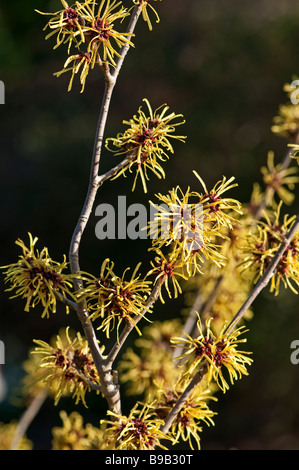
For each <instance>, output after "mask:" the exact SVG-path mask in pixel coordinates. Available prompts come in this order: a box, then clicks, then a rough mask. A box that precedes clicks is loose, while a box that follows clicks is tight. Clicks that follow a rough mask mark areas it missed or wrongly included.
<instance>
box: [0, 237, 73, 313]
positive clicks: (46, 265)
mask: <svg viewBox="0 0 299 470" xmlns="http://www.w3.org/2000/svg"><path fill="white" fill-rule="evenodd" d="M37 240H38V238H34V239H33V238H32V235H31V234H30V233H29V241H30V245H29V248H27V247H26V246H25V244H24V242H23V241H22V240H20V239H18V240H17V241H16V245H18V246H20V247H21V248H22V251H23V254H22V255H20V256H19V261H18V262H17V263H14V264H10V265H8V266H2V269H5V268H7V271H5V276H6V277H5V282H9V283H10V284H11V287H10V288H8V289H7V291H15V295H14V296H12V298H15V297H22V298H24V299H26V305H25V312H28V311H29V309H30V307H32V308H33V307H35V306H36V305H38V304H39V303H41V304H42V306H43V313H42V317H45V316H46V317H49V311H52V312H53V313H55V312H56V301H57V298H58V299H62V296H65V295H66V294H67V295H69V296H71V297H73V293H72V292H71V291H70V289H71V287H72V285H73V279H74V276H73V275H71V274H63V273H62V271H63V270H64V269H66V267H67V262H66V261H65V257H64V260H63V262H62V263H57V262H56V261H53V260H52V259H51V258H50V256H49V254H48V249H47V248H43V250H42V251H41V252H40V253H39V251H37V250H36V249H35V244H36V242H37Z"/></svg>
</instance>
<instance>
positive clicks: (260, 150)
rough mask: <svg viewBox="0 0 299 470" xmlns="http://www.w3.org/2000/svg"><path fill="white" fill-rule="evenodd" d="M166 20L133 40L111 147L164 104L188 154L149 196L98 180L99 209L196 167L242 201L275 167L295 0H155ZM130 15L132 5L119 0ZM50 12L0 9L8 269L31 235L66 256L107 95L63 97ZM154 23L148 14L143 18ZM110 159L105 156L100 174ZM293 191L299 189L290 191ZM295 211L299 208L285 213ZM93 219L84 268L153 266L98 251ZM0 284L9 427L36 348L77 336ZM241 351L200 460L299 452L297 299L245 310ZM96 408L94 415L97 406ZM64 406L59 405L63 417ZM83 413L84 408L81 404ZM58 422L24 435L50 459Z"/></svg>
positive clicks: (103, 246) (173, 305) (119, 245)
mask: <svg viewBox="0 0 299 470" xmlns="http://www.w3.org/2000/svg"><path fill="white" fill-rule="evenodd" d="M154 3H155V7H156V8H157V11H158V12H159V15H160V18H161V22H160V23H159V24H154V29H153V31H152V32H150V31H149V30H148V28H147V26H146V24H145V23H144V22H143V21H140V22H139V24H138V27H137V29H136V38H135V40H134V43H135V46H136V47H135V48H134V49H132V50H130V52H129V54H128V56H127V59H126V61H125V64H124V66H123V69H122V71H121V75H120V78H119V82H118V84H117V86H116V88H115V90H114V95H113V100H112V104H111V111H110V115H109V120H108V124H107V129H106V135H105V136H106V137H108V136H114V135H116V133H117V132H118V131H120V130H123V126H122V120H123V119H128V118H130V117H131V116H132V115H133V114H134V113H135V112H136V110H137V108H138V107H139V106H140V105H141V104H142V99H143V98H144V97H147V98H148V99H149V100H150V102H151V103H152V106H153V108H156V107H158V106H160V105H161V104H163V103H164V102H166V103H167V104H168V105H169V106H170V109H171V110H173V111H175V112H176V113H182V114H184V116H185V118H186V125H185V126H184V128H183V127H181V128H180V129H179V130H180V131H181V132H182V133H183V134H185V135H187V136H188V138H187V141H186V144H182V143H175V149H176V152H175V155H174V156H172V157H171V158H170V160H169V161H168V162H167V163H166V165H165V170H166V174H167V178H166V180H163V181H160V180H157V179H156V178H155V177H152V178H151V181H150V184H149V192H148V194H147V195H144V194H143V192H142V188H141V185H140V184H139V185H138V186H137V190H136V191H135V192H134V193H132V192H131V186H132V183H133V178H132V177H130V176H128V178H127V179H124V178H120V179H118V180H117V181H114V182H107V183H106V184H105V185H104V186H103V187H102V188H101V190H100V191H99V193H98V197H97V201H96V205H97V204H99V203H101V202H109V203H112V204H116V203H117V195H127V200H128V204H130V203H132V202H143V203H145V204H146V203H147V201H148V199H153V197H154V196H153V195H154V194H155V193H156V192H158V191H161V192H162V193H166V192H167V191H168V190H169V189H170V188H172V187H173V186H175V185H177V184H179V185H180V186H181V187H182V188H183V189H186V188H187V186H188V185H190V186H191V188H194V187H195V185H196V181H197V180H196V179H195V178H194V176H193V174H192V170H193V169H196V170H197V172H198V173H199V174H200V175H201V176H202V177H203V179H204V180H205V182H206V184H207V185H214V184H215V183H216V181H218V180H219V179H220V178H221V177H222V175H226V176H227V177H230V176H232V175H233V176H235V177H236V180H237V182H238V184H239V187H238V189H236V190H234V191H232V193H231V195H232V196H234V197H237V198H238V199H239V200H241V201H242V202H246V201H248V198H249V197H250V194H251V190H252V185H253V182H254V181H259V182H261V175H260V167H261V166H262V165H264V164H265V162H266V157H267V152H268V150H274V152H275V155H276V161H277V162H278V161H279V160H280V159H281V158H282V156H283V155H284V153H285V150H286V141H285V140H284V139H282V138H279V137H277V136H275V135H273V134H272V133H271V130H270V128H271V124H272V119H273V116H274V115H275V114H276V113H277V110H278V107H279V104H280V103H282V102H285V101H286V96H285V94H284V92H283V91H282V87H283V84H284V83H285V82H287V81H290V80H291V79H292V77H293V75H294V74H297V73H298V39H299V6H298V1H297V0H284V1H281V0H252V1H251V2H240V1H237V0H222V1H221V2H219V1H218V0H187V1H181V0H163V1H162V2H154ZM124 4H125V5H129V6H130V5H131V2H130V1H124ZM35 8H36V9H39V10H41V11H57V10H59V9H60V8H61V5H60V2H59V1H58V0H57V1H56V0H52V1H48V0H26V2H25V1H24V0H15V1H14V2H9V1H8V0H2V2H1V6H0V44H1V46H0V79H1V80H2V81H3V82H4V83H5V86H6V103H5V105H2V106H1V107H0V112H1V131H0V148H1V150H0V151H1V159H0V165H1V168H0V180H1V185H0V187H1V229H0V236H1V245H0V246H1V255H0V264H1V265H6V264H9V263H12V262H15V261H16V260H17V256H18V255H19V250H18V247H17V246H15V244H14V241H15V240H16V239H17V238H18V237H20V238H22V239H23V240H25V241H26V242H27V240H28V236H27V232H29V231H30V232H31V233H32V234H33V235H34V236H38V237H39V245H38V247H39V248H40V249H41V248H42V247H43V246H48V248H49V251H50V254H51V256H52V257H53V258H54V259H57V260H61V259H62V255H63V254H64V253H65V254H67V253H68V249H69V244H70V239H71V235H72V232H73V230H74V227H75V224H76V221H77V218H78V216H79V213H80V211H81V208H82V205H83V202H84V198H85V194H86V189H87V185H88V175H89V168H90V157H91V152H92V147H93V139H94V134H95V129H96V123H97V117H98V112H99V106H100V103H101V96H102V92H103V78H102V76H101V74H100V73H99V72H98V71H93V72H92V73H91V74H90V75H89V76H88V79H87V84H86V91H85V92H84V93H83V94H80V85H79V83H78V81H76V80H75V82H74V87H73V90H72V91H71V92H70V93H68V92H67V85H68V79H69V76H67V74H65V75H63V76H62V77H60V78H56V77H54V76H53V73H54V72H56V71H58V70H61V69H62V67H63V63H64V61H65V59H66V51H65V48H64V47H61V48H59V49H57V50H53V49H52V47H53V46H54V40H53V39H49V40H48V41H45V40H44V37H45V33H44V32H43V31H42V28H43V26H44V25H45V23H46V21H47V19H48V18H47V17H45V16H41V15H39V14H37V13H35V12H34V9H35ZM152 17H153V16H152ZM118 161H119V160H118V159H117V158H116V157H114V156H113V155H112V154H110V153H108V152H107V151H104V152H103V155H102V171H105V170H107V169H108V168H110V167H111V166H114V164H115V163H116V162H118ZM296 192H297V194H298V189H297V191H296ZM297 209H298V202H297V200H295V204H294V205H293V207H292V208H291V209H290V211H292V213H293V212H294V213H295V212H296V210H297ZM96 221H97V218H96V217H95V216H94V215H92V217H91V220H90V222H89V224H88V227H87V229H86V232H85V233H84V236H83V240H82V247H81V268H82V269H84V270H90V271H91V272H93V273H94V274H96V273H97V271H98V269H99V267H100V265H101V263H102V261H103V260H104V258H106V257H110V258H111V259H113V260H115V261H116V265H117V267H118V268H119V272H122V269H123V268H125V267H127V266H132V267H134V266H135V265H136V263H137V262H138V261H140V260H142V261H144V262H145V264H146V263H147V261H148V259H149V258H148V254H147V253H146V249H147V242H146V241H134V242H133V241H129V240H126V241H117V240H116V241H100V240H98V239H97V238H96V236H95V224H96ZM0 283H1V303H0V305H1V307H0V309H1V310H0V311H1V314H0V315H1V319H0V339H1V340H2V341H4V343H5V348H6V349H5V352H6V357H5V359H6V364H5V365H4V367H3V369H2V370H3V373H4V376H5V379H6V382H7V387H8V394H7V395H6V397H5V398H4V399H3V400H2V402H1V403H0V421H3V422H9V421H10V420H11V419H17V418H18V416H19V415H20V413H21V411H22V409H19V408H16V407H15V406H14V405H13V404H12V403H11V399H10V397H11V394H12V393H13V392H14V390H15V387H16V386H17V384H18V381H19V379H20V378H21V377H22V373H23V372H22V367H21V365H22V362H23V360H24V359H25V358H26V354H27V351H28V348H30V347H31V346H32V339H33V338H34V339H35V338H40V339H44V340H46V341H48V340H49V338H50V337H51V336H52V335H53V334H56V332H57V330H58V328H59V327H60V326H63V325H66V323H67V322H68V323H70V324H71V325H73V326H74V327H78V324H77V320H76V318H74V317H73V315H70V316H69V317H66V316H65V313H64V309H63V308H59V309H58V312H57V313H56V314H55V315H52V316H51V318H50V319H41V317H40V311H39V309H38V308H36V309H35V310H31V311H30V313H25V312H24V310H23V307H24V304H23V302H22V301H19V300H9V294H8V293H3V291H4V288H5V286H4V283H3V278H2V279H1V280H0ZM181 307H182V301H181V300H180V301H179V302H175V301H169V302H168V303H167V305H166V306H165V307H163V308H160V306H157V307H156V310H155V311H156V318H159V319H161V318H163V315H165V317H166V316H168V317H175V316H177V315H179V314H180V308H181ZM254 312H255V316H254V319H253V320H252V321H251V322H250V325H249V326H250V333H249V336H248V349H249V350H252V351H253V352H254V365H253V366H252V367H251V368H250V375H249V376H248V377H246V378H244V379H243V380H242V381H240V382H239V383H237V384H236V385H235V386H234V387H232V388H231V389H230V391H229V392H228V393H227V394H226V395H224V396H219V402H218V404H216V405H213V408H214V409H215V410H216V411H217V412H218V416H217V417H216V418H215V423H216V426H215V427H214V428H205V429H204V432H203V436H202V447H203V449H231V448H237V449H297V450H298V449H299V404H298V399H297V396H298V393H297V390H298V387H299V365H298V366H296V365H293V364H291V362H290V353H291V349H290V344H291V342H292V341H293V340H294V339H299V320H298V318H299V308H298V297H297V296H296V295H294V294H292V293H291V292H282V293H281V294H280V295H279V297H277V298H274V297H273V296H272V295H270V294H269V293H268V292H264V293H263V294H262V295H261V296H260V297H259V298H258V299H257V300H256V302H255V304H254ZM99 406H100V408H99ZM101 406H102V405H99V404H98V401H95V402H92V401H91V403H90V407H89V409H88V410H87V414H86V416H87V419H89V420H90V421H92V422H94V423H97V422H98V420H99V419H100V418H101V417H102V411H101ZM72 408H73V407H72V403H71V401H69V400H65V401H64V402H63V403H60V404H59V405H58V407H57V411H58V410H59V409H69V410H71V409H72ZM77 409H78V411H82V409H81V408H80V407H78V408H77ZM53 424H60V420H59V418H58V415H57V413H56V409H54V410H53V404H52V402H49V403H48V402H47V403H46V404H45V405H44V407H43V409H42V411H41V413H40V415H39V416H38V417H37V418H36V419H35V421H34V422H33V424H32V426H31V428H30V429H29V431H28V437H29V438H31V439H32V440H34V442H35V448H36V449H46V448H49V445H50V442H51V434H50V429H51V426H52V425H53Z"/></svg>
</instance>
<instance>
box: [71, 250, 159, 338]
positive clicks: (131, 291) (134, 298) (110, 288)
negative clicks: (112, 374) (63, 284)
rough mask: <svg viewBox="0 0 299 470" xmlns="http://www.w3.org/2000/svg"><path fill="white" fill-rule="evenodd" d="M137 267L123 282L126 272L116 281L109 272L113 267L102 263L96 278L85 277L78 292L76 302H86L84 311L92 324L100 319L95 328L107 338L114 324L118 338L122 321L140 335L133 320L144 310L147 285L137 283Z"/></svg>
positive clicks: (148, 291) (142, 281)
mask: <svg viewBox="0 0 299 470" xmlns="http://www.w3.org/2000/svg"><path fill="white" fill-rule="evenodd" d="M140 265H141V263H139V264H138V265H137V266H136V268H135V270H134V271H133V273H132V275H131V278H130V279H129V280H125V277H126V274H127V271H128V269H129V268H127V269H126V270H125V271H124V273H123V275H122V277H118V276H116V275H115V274H114V273H113V271H112V270H113V267H114V264H113V263H110V260H109V259H106V260H105V261H104V262H103V264H102V266H101V273H100V276H99V277H95V276H92V275H88V277H85V278H84V280H85V281H86V285H85V287H84V288H83V289H82V290H80V291H79V292H78V294H77V295H78V300H79V301H81V300H83V299H85V300H86V302H87V305H88V309H89V311H91V312H92V313H91V315H90V317H89V318H90V319H91V320H92V321H94V320H97V319H98V318H103V320H102V322H101V325H100V326H99V327H98V328H99V329H102V330H103V331H104V332H106V335H107V337H108V338H109V336H110V330H112V329H114V326H115V323H116V324H117V335H118V330H119V327H120V325H121V323H122V322H123V321H124V322H129V323H132V324H133V325H134V326H135V327H136V330H137V331H138V333H139V334H140V331H139V329H138V328H137V325H135V323H134V318H133V317H134V316H138V315H140V314H141V313H142V312H143V310H144V309H145V308H146V305H145V303H146V299H147V297H148V295H149V294H150V292H151V289H150V286H151V281H146V280H144V279H140V274H138V270H139V268H140ZM148 311H149V310H148Z"/></svg>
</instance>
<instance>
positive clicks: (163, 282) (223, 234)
mask: <svg viewBox="0 0 299 470" xmlns="http://www.w3.org/2000/svg"><path fill="white" fill-rule="evenodd" d="M195 175H196V177H197V178H198V179H199V181H200V183H201V185H202V186H203V188H204V192H195V191H190V189H189V188H188V190H187V191H186V192H185V193H184V192H183V191H182V190H181V189H180V187H177V188H174V189H172V190H171V191H169V193H168V195H166V196H165V195H162V194H157V195H156V197H157V199H158V200H159V202H160V203H162V205H161V204H160V205H159V206H157V205H155V204H153V203H151V204H152V205H153V206H154V207H155V208H156V209H157V213H156V216H155V219H154V220H153V221H151V222H150V224H149V229H150V234H151V236H153V242H152V248H151V250H154V251H155V253H156V256H155V259H154V261H152V263H151V264H152V269H151V270H150V271H149V273H148V275H154V276H155V283H158V282H159V283H160V299H161V301H162V302H164V300H163V296H162V294H161V289H162V286H164V287H166V290H167V292H168V295H169V297H171V292H170V289H169V284H170V282H171V283H172V284H173V288H174V296H175V297H176V296H177V295H178V293H181V292H182V290H181V286H180V283H179V280H178V278H180V279H184V280H187V279H189V278H190V277H192V276H195V274H197V273H201V272H202V271H201V270H202V265H203V263H204V262H205V261H207V260H208V261H212V262H213V263H215V264H216V265H217V266H219V267H221V266H223V265H225V262H226V258H225V256H224V255H223V254H222V253H221V243H222V242H223V240H226V239H227V238H228V235H227V232H229V231H231V230H232V229H233V227H234V224H235V223H236V219H235V218H234V216H235V215H239V214H240V213H241V204H240V203H239V202H238V201H237V200H235V199H232V198H226V197H223V193H224V192H226V191H227V190H229V189H231V188H233V187H235V186H236V184H234V183H232V182H233V180H234V178H230V179H229V180H227V179H226V178H225V177H223V179H222V180H221V181H219V182H218V183H217V184H216V185H215V186H214V187H213V188H212V189H211V190H210V191H208V190H207V188H206V186H205V184H204V182H203V181H202V179H201V178H200V176H199V175H198V174H197V173H196V172H195ZM165 247H166V248H169V250H170V251H169V253H167V254H164V253H163V248H165Z"/></svg>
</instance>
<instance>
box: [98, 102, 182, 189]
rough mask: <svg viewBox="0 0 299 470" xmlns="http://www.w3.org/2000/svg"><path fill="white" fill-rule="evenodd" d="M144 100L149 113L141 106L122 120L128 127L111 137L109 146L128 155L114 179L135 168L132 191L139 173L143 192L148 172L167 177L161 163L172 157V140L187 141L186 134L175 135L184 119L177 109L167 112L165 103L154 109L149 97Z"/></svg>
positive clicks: (108, 140)
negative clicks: (131, 115)
mask: <svg viewBox="0 0 299 470" xmlns="http://www.w3.org/2000/svg"><path fill="white" fill-rule="evenodd" d="M144 101H145V103H146V105H147V108H148V112H147V113H145V112H144V111H143V110H142V107H140V108H139V110H138V114H136V115H134V116H133V117H132V118H131V119H130V120H129V121H123V124H125V125H127V126H128V127H127V129H126V130H125V131H124V132H123V133H119V134H117V136H116V137H114V138H108V139H107V140H106V148H107V149H108V150H110V151H112V152H114V153H115V155H126V157H127V159H128V162H127V164H126V165H125V166H123V167H122V169H121V171H119V172H118V173H117V174H116V176H115V177H114V178H118V177H119V176H120V175H124V176H125V174H126V172H127V171H129V172H131V173H132V172H133V171H136V176H135V179H134V184H133V191H134V189H135V186H136V181H137V178H138V176H140V178H141V181H142V184H143V189H144V192H147V185H146V181H147V180H148V179H149V178H148V171H151V172H153V173H154V174H155V175H156V176H157V177H158V178H164V177H165V173H164V170H163V168H162V166H161V165H160V163H159V162H164V161H165V160H167V159H168V158H169V153H173V152H174V150H173V146H172V144H171V142H170V139H176V140H180V141H182V142H184V139H185V137H184V136H177V135H175V130H176V127H177V126H179V125H181V124H184V122H185V121H184V120H180V118H182V115H181V114H175V113H174V112H172V113H169V114H168V110H169V107H168V106H167V105H165V104H164V105H162V106H160V107H159V108H157V109H156V110H155V111H153V110H152V107H151V105H150V103H149V101H148V100H147V99H144ZM178 118H179V120H177V119H178ZM110 145H112V147H111V148H110Z"/></svg>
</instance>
